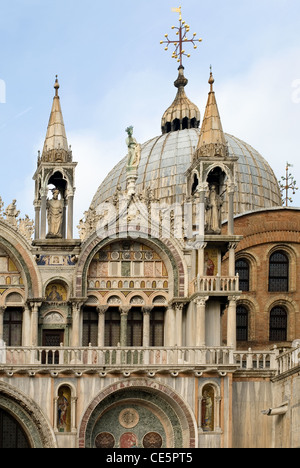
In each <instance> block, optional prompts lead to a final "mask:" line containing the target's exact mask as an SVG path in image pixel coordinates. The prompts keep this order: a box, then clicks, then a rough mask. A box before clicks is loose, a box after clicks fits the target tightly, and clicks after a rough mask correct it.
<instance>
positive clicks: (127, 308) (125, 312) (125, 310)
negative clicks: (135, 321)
mask: <svg viewBox="0 0 300 468" xmlns="http://www.w3.org/2000/svg"><path fill="white" fill-rule="evenodd" d="M119 309H120V314H121V315H128V313H129V311H130V309H131V307H130V306H120V307H119Z"/></svg>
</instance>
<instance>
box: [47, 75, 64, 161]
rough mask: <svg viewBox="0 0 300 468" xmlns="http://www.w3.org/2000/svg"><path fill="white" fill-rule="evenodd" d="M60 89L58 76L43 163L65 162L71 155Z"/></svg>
mask: <svg viewBox="0 0 300 468" xmlns="http://www.w3.org/2000/svg"><path fill="white" fill-rule="evenodd" d="M59 87H60V86H59V82H58V78H57V75H56V79H55V84H54V89H55V96H54V98H53V104H52V109H51V114H50V118H49V123H48V128H47V134H46V138H45V143H44V149H43V153H42V161H43V160H44V161H47V162H60V161H61V162H65V161H66V157H67V155H69V154H70V150H69V146H68V140H67V136H66V130H65V125H64V120H63V116H62V111H61V106H60V98H59V95H58V90H59Z"/></svg>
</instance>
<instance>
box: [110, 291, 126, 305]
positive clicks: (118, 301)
mask: <svg viewBox="0 0 300 468" xmlns="http://www.w3.org/2000/svg"><path fill="white" fill-rule="evenodd" d="M106 303H107V305H109V306H112V307H118V306H121V305H122V303H123V298H122V296H121V294H118V293H115V292H114V293H112V294H110V295H109V297H108V298H107V301H106Z"/></svg>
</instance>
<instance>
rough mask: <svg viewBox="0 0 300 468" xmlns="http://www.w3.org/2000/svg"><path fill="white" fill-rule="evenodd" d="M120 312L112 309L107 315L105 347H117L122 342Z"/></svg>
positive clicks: (115, 308) (114, 308)
mask: <svg viewBox="0 0 300 468" xmlns="http://www.w3.org/2000/svg"><path fill="white" fill-rule="evenodd" d="M120 320H121V318H120V311H119V309H118V308H117V307H110V308H109V309H108V310H107V311H106V313H105V335H104V346H105V347H115V346H118V343H119V342H120Z"/></svg>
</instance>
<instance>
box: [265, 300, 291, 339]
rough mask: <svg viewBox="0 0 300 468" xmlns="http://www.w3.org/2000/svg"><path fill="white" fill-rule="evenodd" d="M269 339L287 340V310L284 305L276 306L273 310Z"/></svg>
mask: <svg viewBox="0 0 300 468" xmlns="http://www.w3.org/2000/svg"><path fill="white" fill-rule="evenodd" d="M269 340H270V341H286V340H287V312H286V310H285V309H284V308H283V307H274V309H272V310H271V313H270V336H269Z"/></svg>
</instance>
